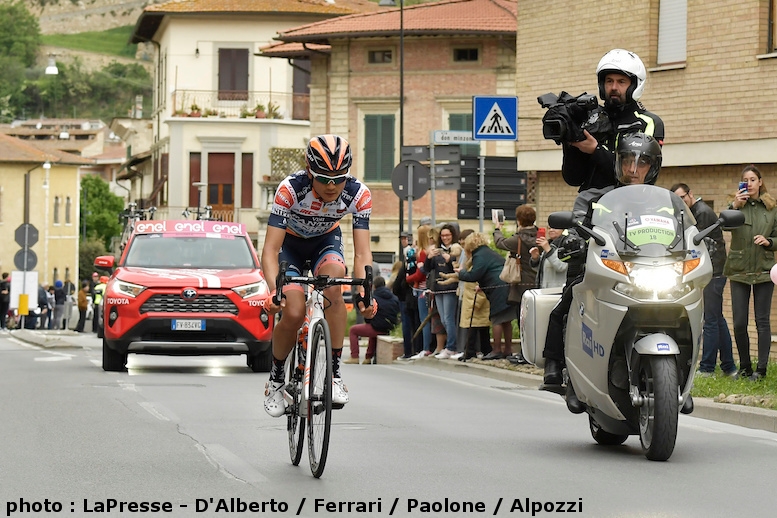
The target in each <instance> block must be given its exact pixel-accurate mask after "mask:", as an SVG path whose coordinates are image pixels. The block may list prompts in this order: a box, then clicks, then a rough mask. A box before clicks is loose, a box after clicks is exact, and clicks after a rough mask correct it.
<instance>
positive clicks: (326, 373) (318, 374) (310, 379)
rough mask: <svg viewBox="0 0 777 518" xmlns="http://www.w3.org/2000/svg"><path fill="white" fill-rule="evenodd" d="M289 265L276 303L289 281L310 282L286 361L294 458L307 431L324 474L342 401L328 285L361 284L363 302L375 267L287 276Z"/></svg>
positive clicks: (313, 462)
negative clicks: (336, 383)
mask: <svg viewBox="0 0 777 518" xmlns="http://www.w3.org/2000/svg"><path fill="white" fill-rule="evenodd" d="M287 268H288V264H287V263H286V262H282V263H281V264H280V270H279V272H278V277H277V280H276V284H275V285H276V294H275V297H274V299H273V302H274V303H275V304H280V302H281V297H282V296H283V286H284V285H285V284H305V285H307V286H308V287H309V289H308V293H307V301H306V305H307V314H306V316H305V322H304V323H303V325H302V327H300V329H299V331H298V332H297V344H296V346H295V347H294V348H293V349H292V351H291V354H289V357H288V359H287V360H286V372H287V377H288V382H287V383H286V386H285V387H284V388H283V395H284V398H285V399H286V419H287V420H286V428H287V431H288V434H289V454H290V456H291V463H292V464H293V465H295V466H297V465H299V463H300V460H301V458H302V447H303V445H304V443H305V434H306V433H307V436H308V459H309V461H310V471H311V472H312V473H313V476H314V477H316V478H319V477H320V476H321V475H322V474H323V473H324V467H325V466H326V458H327V453H328V452H329V435H330V432H331V426H332V409H333V408H335V409H336V408H342V405H339V406H338V405H335V404H333V403H332V338H331V336H330V334H329V324H327V321H326V320H325V319H324V309H325V308H326V306H325V304H326V303H327V302H328V299H327V298H326V297H325V296H324V289H325V288H328V287H330V286H362V287H363V288H364V303H365V304H367V305H368V306H369V305H370V302H371V299H372V292H371V290H372V267H371V266H366V267H365V273H366V275H365V278H364V279H354V278H346V277H329V276H327V275H317V276H313V277H304V276H287V275H286V270H287Z"/></svg>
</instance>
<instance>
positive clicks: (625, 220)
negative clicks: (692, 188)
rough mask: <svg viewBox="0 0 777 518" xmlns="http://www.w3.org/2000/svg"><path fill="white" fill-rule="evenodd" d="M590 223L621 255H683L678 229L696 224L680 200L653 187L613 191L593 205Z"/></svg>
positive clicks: (680, 234)
mask: <svg viewBox="0 0 777 518" xmlns="http://www.w3.org/2000/svg"><path fill="white" fill-rule="evenodd" d="M592 208H593V216H592V218H591V223H592V224H593V225H594V227H597V228H599V229H601V230H604V231H605V232H607V233H609V234H610V235H611V236H612V238H613V241H614V242H615V245H616V248H617V250H618V252H619V253H620V254H621V255H624V254H625V255H630V254H634V255H636V254H639V255H642V256H646V257H662V256H666V255H672V254H678V253H684V252H685V250H684V245H685V246H687V243H683V234H684V232H680V229H681V228H685V229H688V228H690V227H692V226H694V225H695V224H696V220H695V219H694V217H693V215H692V214H691V211H690V210H689V209H688V207H687V206H686V205H685V203H684V202H683V201H682V200H681V199H680V197H679V196H677V195H675V194H673V193H671V192H670V191H669V190H667V189H664V188H662V187H656V186H654V185H631V186H625V187H620V188H618V189H613V190H612V191H610V192H608V193H606V194H605V195H604V196H602V197H601V198H599V200H598V201H597V202H595V203H594V204H593V207H592Z"/></svg>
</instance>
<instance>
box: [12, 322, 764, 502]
mask: <svg viewBox="0 0 777 518" xmlns="http://www.w3.org/2000/svg"><path fill="white" fill-rule="evenodd" d="M73 340H74V343H75V344H76V345H78V346H80V347H74V348H61V347H60V348H55V349H41V348H40V347H36V346H32V345H30V344H27V343H24V342H21V341H19V340H16V339H14V338H11V337H10V336H9V335H7V334H4V335H0V386H1V387H2V391H3V397H2V398H0V410H1V411H2V419H0V437H2V439H3V441H4V447H3V448H2V449H0V497H1V498H0V506H2V507H0V512H3V511H5V516H9V515H10V516H15V515H17V514H18V511H19V510H25V511H28V512H25V513H24V515H26V516H56V515H59V514H62V513H67V514H69V515H70V516H84V515H89V516H93V515H94V514H93V513H97V512H101V511H103V512H105V511H107V510H109V507H111V506H118V505H119V502H122V501H123V502H134V503H135V505H136V506H138V507H137V509H143V507H142V505H143V502H152V503H153V502H159V503H160V504H158V505H159V506H160V510H159V511H158V512H152V511H149V512H130V511H131V507H130V504H129V503H125V506H124V513H121V515H132V516H173V517H183V516H221V515H224V514H240V515H245V514H251V515H259V513H258V512H250V507H248V506H249V505H250V504H251V503H252V502H253V503H254V505H255V507H254V508H255V509H257V510H259V509H261V507H262V505H263V506H264V513H262V514H261V515H262V516H294V515H296V514H297V512H299V516H308V517H320V516H389V515H390V514H391V511H392V508H393V516H475V515H488V516H492V515H497V516H513V515H516V516H532V509H534V510H535V511H536V510H537V509H538V506H543V510H542V511H539V512H535V513H534V516H554V515H556V514H560V513H557V512H556V511H557V510H558V509H559V506H560V505H561V506H563V509H565V510H566V511H567V512H569V511H573V510H574V511H580V510H582V513H580V512H577V513H576V515H578V516H581V515H582V516H591V517H608V516H624V517H625V516H627V517H635V516H638V517H642V516H661V517H673V516H677V517H696V516H699V517H710V516H711V517H716V516H731V515H735V514H738V513H740V512H745V509H746V512H745V514H747V516H756V517H757V516H773V514H774V509H775V506H777V494H776V493H775V491H774V490H773V487H774V483H773V476H771V473H773V468H774V464H775V462H774V460H775V458H777V434H774V433H770V432H765V431H761V430H752V429H748V428H742V427H739V426H734V425H730V424H724V423H718V422H714V421H708V420H703V419H698V418H694V417H691V416H681V417H680V430H679V433H678V441H677V447H676V449H675V452H674V455H673V456H672V458H671V459H670V460H669V461H668V462H664V463H656V462H650V461H647V460H646V459H645V458H644V456H643V455H642V452H641V449H640V445H639V439H638V438H637V437H632V438H630V439H629V440H628V441H626V443H625V445H623V446H619V447H611V448H607V447H601V446H597V445H596V444H595V443H594V442H593V440H592V439H591V437H590V434H589V431H588V423H587V419H586V418H585V416H575V415H572V414H570V413H568V412H567V411H566V409H565V407H564V405H563V402H562V400H561V399H560V398H559V397H558V396H555V395H552V394H547V393H543V392H538V391H537V390H536V389H534V388H531V387H525V386H521V385H517V384H514V383H511V382H507V381H499V380H494V379H490V378H485V377H482V376H476V375H471V374H467V373H466V372H457V371H454V372H447V371H440V370H436V369H430V368H428V365H430V363H427V365H424V364H422V363H420V362H419V363H417V364H408V365H400V364H393V365H389V366H383V365H370V366H367V365H345V366H344V367H343V368H344V378H345V380H346V383H347V385H348V387H349V390H350V393H351V402H350V403H349V404H348V405H347V406H346V408H345V409H343V410H340V411H336V412H335V415H334V422H335V424H334V426H333V437H332V441H331V447H330V457H329V461H328V462H327V467H326V471H325V473H324V475H323V477H322V478H321V479H314V478H313V477H312V476H311V475H310V471H309V469H308V465H307V459H306V458H305V457H303V460H302V463H301V464H300V466H299V467H293V466H291V464H290V462H289V456H288V448H287V436H286V431H285V420H283V419H273V418H271V417H269V416H267V415H266V414H265V413H264V411H263V409H262V408H261V401H262V390H263V386H264V382H265V381H266V375H265V374H253V373H251V372H250V371H249V370H248V369H247V368H246V367H245V359H244V357H164V356H134V355H131V356H130V371H129V372H128V373H106V372H103V371H102V369H101V367H100V358H101V356H100V355H101V351H100V347H99V341H98V340H97V339H96V338H94V335H81V336H79V337H77V338H75V339H73ZM432 361H435V360H430V361H429V362H432ZM745 495H746V496H745ZM743 496H744V498H743ZM46 501H48V504H46ZM446 501H447V503H446ZM163 502H167V503H169V506H170V509H171V510H170V512H163V511H162V510H161V506H162V505H163V504H161V503H163ZM348 502H352V503H351V504H350V505H349V504H348ZM556 502H565V503H564V504H558V503H556ZM56 504H59V505H60V506H61V507H57V505H56ZM149 505H151V504H149ZM25 506H26V507H25ZM184 506H185V507H184ZM497 506H498V509H497ZM47 507H48V509H49V511H48V512H47V511H46V508H47ZM551 508H552V509H553V511H549V509H551ZM56 509H60V511H59V512H56ZM481 509H482V511H481ZM14 511H16V513H14ZM240 511H243V512H240ZM360 511H363V512H360ZM112 514H114V515H119V512H118V511H117V510H116V508H115V507H114V508H113V509H112ZM565 514H566V513H565Z"/></svg>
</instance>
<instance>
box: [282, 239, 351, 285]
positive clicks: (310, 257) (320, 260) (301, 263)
mask: <svg viewBox="0 0 777 518" xmlns="http://www.w3.org/2000/svg"><path fill="white" fill-rule="evenodd" d="M343 250H344V248H343V233H342V231H341V230H340V228H339V227H337V228H335V229H334V230H332V231H331V232H327V233H326V234H323V235H320V236H316V237H310V238H307V239H305V238H301V237H297V236H295V235H292V234H286V237H285V238H284V240H283V245H282V246H281V251H280V252H279V253H278V264H280V263H282V262H284V261H286V263H287V264H288V269H287V275H289V276H295V275H299V276H301V275H305V274H307V270H308V268H309V269H310V270H311V272H312V273H313V275H318V271H319V269H320V268H321V266H323V265H325V264H328V263H333V262H334V263H338V264H341V265H342V266H343V269H345V255H344V253H343ZM297 286H299V285H297ZM290 287H291V286H290Z"/></svg>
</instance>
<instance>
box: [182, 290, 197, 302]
mask: <svg viewBox="0 0 777 518" xmlns="http://www.w3.org/2000/svg"><path fill="white" fill-rule="evenodd" d="M181 298H182V299H183V300H194V299H196V298H197V290H195V289H194V288H184V290H183V291H182V292H181Z"/></svg>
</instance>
